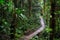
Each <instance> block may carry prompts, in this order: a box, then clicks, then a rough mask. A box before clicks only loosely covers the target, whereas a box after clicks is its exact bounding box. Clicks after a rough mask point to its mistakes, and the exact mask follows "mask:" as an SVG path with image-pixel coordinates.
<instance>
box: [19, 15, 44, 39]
mask: <svg viewBox="0 0 60 40" xmlns="http://www.w3.org/2000/svg"><path fill="white" fill-rule="evenodd" d="M40 23H41V27H40V28H39V29H37V30H36V31H35V32H33V33H32V34H30V35H27V36H24V37H23V38H20V39H19V40H30V39H32V38H33V37H34V36H35V35H37V34H38V33H40V32H41V31H43V30H44V28H45V23H44V19H43V17H42V16H40Z"/></svg>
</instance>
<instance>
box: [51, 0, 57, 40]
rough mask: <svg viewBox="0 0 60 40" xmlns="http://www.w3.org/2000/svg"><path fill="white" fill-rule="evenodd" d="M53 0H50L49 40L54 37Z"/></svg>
mask: <svg viewBox="0 0 60 40" xmlns="http://www.w3.org/2000/svg"><path fill="white" fill-rule="evenodd" d="M55 5H56V4H55V0H51V16H52V17H51V18H50V28H51V29H52V31H51V33H50V40H53V39H54V33H55V25H56V24H55V23H56V22H55V13H54V12H55Z"/></svg>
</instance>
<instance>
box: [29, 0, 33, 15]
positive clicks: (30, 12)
mask: <svg viewBox="0 0 60 40" xmlns="http://www.w3.org/2000/svg"><path fill="white" fill-rule="evenodd" d="M31 1H32V0H28V4H29V16H31V7H32V5H31Z"/></svg>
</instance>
